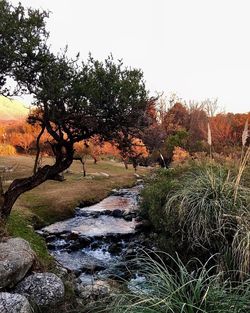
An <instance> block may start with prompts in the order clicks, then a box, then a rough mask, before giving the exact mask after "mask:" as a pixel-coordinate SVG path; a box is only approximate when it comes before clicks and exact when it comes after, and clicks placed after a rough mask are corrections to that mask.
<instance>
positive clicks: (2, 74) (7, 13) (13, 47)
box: [0, 0, 48, 94]
mask: <svg viewBox="0 0 250 313" xmlns="http://www.w3.org/2000/svg"><path fill="white" fill-rule="evenodd" d="M47 17H48V13H47V12H45V11H39V10H33V9H28V10H26V9H24V7H23V6H22V5H21V3H19V4H18V5H17V6H15V7H14V6H13V5H11V4H10V3H9V2H8V1H6V0H2V1H0V94H1V92H2V93H5V94H9V90H8V89H7V88H5V87H6V86H5V84H6V80H7V77H12V78H14V79H15V80H16V82H17V83H19V82H21V81H22V78H23V74H24V73H25V71H26V70H27V69H29V70H30V71H31V69H32V68H33V67H34V65H35V63H36V61H37V59H38V58H39V55H40V53H41V51H42V50H43V49H44V46H45V43H46V39H47V36H48V34H47V32H46V30H45V20H46V18H47ZM33 70H34V69H33Z"/></svg>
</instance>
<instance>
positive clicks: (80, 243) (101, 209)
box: [39, 185, 143, 293]
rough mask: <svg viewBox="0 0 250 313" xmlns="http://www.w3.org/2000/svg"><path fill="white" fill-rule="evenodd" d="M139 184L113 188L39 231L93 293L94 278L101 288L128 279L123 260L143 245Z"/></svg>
mask: <svg viewBox="0 0 250 313" xmlns="http://www.w3.org/2000/svg"><path fill="white" fill-rule="evenodd" d="M142 187H143V186H142V185H136V186H134V187H132V188H126V189H119V190H113V192H112V194H111V195H110V196H108V197H107V198H105V199H104V200H102V201H101V202H99V203H97V204H94V205H91V206H88V207H84V208H76V210H75V215H74V217H72V218H70V219H68V220H65V221H62V222H57V223H54V224H52V225H50V226H47V227H44V228H43V229H41V230H40V231H39V233H40V234H41V235H42V236H43V237H44V238H45V240H46V243H47V247H48V249H49V251H50V254H51V255H52V256H54V258H55V259H56V260H57V262H58V263H59V264H60V266H62V267H63V268H65V269H66V270H67V271H69V272H73V273H74V274H75V275H76V276H77V277H78V283H79V284H80V285H81V286H85V287H86V285H88V284H89V285H91V286H92V287H91V288H92V292H93V279H95V282H96V283H97V284H99V285H100V282H103V283H102V284H101V287H102V289H103V286H105V288H107V286H106V285H105V284H106V282H107V280H108V279H117V278H118V277H119V278H121V279H123V278H127V277H126V275H127V268H126V265H125V263H126V260H127V259H131V258H133V257H134V256H135V255H136V250H137V249H138V246H141V245H142V240H141V238H140V236H141V235H143V233H140V232H141V229H140V227H139V226H140V222H139V218H138V216H137V215H138V200H139V194H140V191H141V189H142ZM99 287H100V286H99ZM97 289H98V288H97ZM99 289H100V288H99ZM99 289H98V290H99ZM84 292H85V293H86V288H85V291H84ZM98 292H99V291H98Z"/></svg>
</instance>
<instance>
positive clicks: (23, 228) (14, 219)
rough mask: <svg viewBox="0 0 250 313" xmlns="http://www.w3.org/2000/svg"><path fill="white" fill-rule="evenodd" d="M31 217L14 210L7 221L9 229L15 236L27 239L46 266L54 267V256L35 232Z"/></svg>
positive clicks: (10, 233)
mask: <svg viewBox="0 0 250 313" xmlns="http://www.w3.org/2000/svg"><path fill="white" fill-rule="evenodd" d="M31 219H32V216H30V215H26V214H21V213H20V212H16V211H13V213H12V214H11V216H10V217H9V219H8V221H7V231H8V233H9V235H11V236H13V237H21V238H23V239H25V240H27V241H28V242H29V243H30V245H31V247H32V249H33V250H34V251H35V253H36V255H37V257H38V260H39V262H40V264H41V265H42V266H43V267H44V268H46V269H47V268H53V266H54V264H53V263H54V262H53V258H52V257H51V256H50V255H49V253H48V250H47V247H46V243H45V240H44V239H43V238H42V237H41V236H39V235H38V234H37V233H36V232H35V230H34V228H33V226H32V225H31Z"/></svg>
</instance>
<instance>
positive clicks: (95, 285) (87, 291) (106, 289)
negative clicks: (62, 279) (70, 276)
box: [76, 274, 111, 299]
mask: <svg viewBox="0 0 250 313" xmlns="http://www.w3.org/2000/svg"><path fill="white" fill-rule="evenodd" d="M79 280H80V283H77V285H76V293H77V295H78V296H79V297H80V298H82V299H89V298H92V299H93V298H94V299H97V298H102V297H106V296H108V295H110V293H111V288H110V285H109V283H108V282H107V281H104V280H99V279H98V280H95V279H94V278H93V277H92V276H90V275H85V274H82V275H81V276H80V277H79Z"/></svg>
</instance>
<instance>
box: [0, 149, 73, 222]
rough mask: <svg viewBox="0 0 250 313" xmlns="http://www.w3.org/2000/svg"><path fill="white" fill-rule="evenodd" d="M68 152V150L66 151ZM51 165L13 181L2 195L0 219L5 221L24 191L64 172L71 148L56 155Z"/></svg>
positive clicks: (67, 164)
mask: <svg viewBox="0 0 250 313" xmlns="http://www.w3.org/2000/svg"><path fill="white" fill-rule="evenodd" d="M67 150H68V149H67ZM56 157H57V158H56V162H55V164H53V165H45V166H43V167H42V168H39V169H38V170H37V172H36V173H35V174H33V175H32V176H30V177H26V178H21V179H15V180H14V181H13V182H12V183H11V185H10V186H9V188H8V190H7V191H6V192H5V193H4V194H3V203H2V205H1V208H0V219H1V218H2V219H3V220H6V219H7V217H8V216H9V215H10V212H11V209H12V207H13V205H14V203H15V202H16V200H17V198H18V197H19V196H20V195H21V194H23V193H24V192H26V191H29V190H31V189H33V188H35V187H37V186H39V185H40V184H42V183H43V182H45V181H46V180H49V179H54V178H55V177H57V176H58V175H59V174H60V173H62V172H63V171H64V170H66V169H67V168H68V167H69V166H70V165H71V163H72V161H73V148H72V147H70V148H69V150H68V151H67V154H66V155H63V154H60V153H59V154H58V155H57V156H56Z"/></svg>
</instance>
